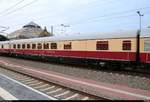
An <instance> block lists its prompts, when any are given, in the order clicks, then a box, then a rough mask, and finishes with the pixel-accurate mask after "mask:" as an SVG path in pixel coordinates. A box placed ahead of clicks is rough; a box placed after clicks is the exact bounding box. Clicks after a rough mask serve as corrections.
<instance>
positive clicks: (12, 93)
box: [0, 74, 56, 100]
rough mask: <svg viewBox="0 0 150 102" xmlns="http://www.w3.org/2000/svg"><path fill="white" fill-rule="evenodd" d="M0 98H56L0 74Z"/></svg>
mask: <svg viewBox="0 0 150 102" xmlns="http://www.w3.org/2000/svg"><path fill="white" fill-rule="evenodd" d="M0 100H56V99H55V98H53V97H50V96H47V95H45V94H43V93H41V92H39V91H37V90H34V89H32V88H31V87H28V86H26V85H24V84H22V83H20V82H18V81H16V80H13V79H12V78H9V77H7V76H5V75H3V74H0Z"/></svg>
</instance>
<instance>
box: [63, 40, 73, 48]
mask: <svg viewBox="0 0 150 102" xmlns="http://www.w3.org/2000/svg"><path fill="white" fill-rule="evenodd" d="M71 47H72V46H71V42H69V43H67V44H64V49H71Z"/></svg>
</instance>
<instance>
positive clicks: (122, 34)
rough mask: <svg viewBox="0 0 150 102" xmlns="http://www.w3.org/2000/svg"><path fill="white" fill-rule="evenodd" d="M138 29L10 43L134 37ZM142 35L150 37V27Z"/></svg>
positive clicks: (13, 41)
mask: <svg viewBox="0 0 150 102" xmlns="http://www.w3.org/2000/svg"><path fill="white" fill-rule="evenodd" d="M136 35H137V30H130V31H118V32H107V33H95V34H87V35H85V34H84V35H74V36H73V35H71V36H53V37H43V38H33V39H22V40H12V41H10V43H21V42H24V43H30V42H31V43H32V42H47V41H52V42H55V41H65V40H68V41H71V40H85V39H87V40H91V39H110V38H132V37H136ZM141 37H150V29H148V28H147V29H143V30H142V32H141Z"/></svg>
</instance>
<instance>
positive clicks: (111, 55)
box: [0, 49, 150, 62]
mask: <svg viewBox="0 0 150 102" xmlns="http://www.w3.org/2000/svg"><path fill="white" fill-rule="evenodd" d="M0 52H1V53H7V52H11V53H16V54H24V55H44V56H54V57H72V58H87V59H88V58H90V59H104V60H118V61H135V60H136V53H135V52H106V51H103V52H101V51H64V50H62V51H61V50H59V51H54V50H53V51H50V50H8V49H7V50H0ZM141 61H142V62H150V53H141Z"/></svg>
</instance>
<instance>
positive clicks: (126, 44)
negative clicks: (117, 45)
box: [122, 40, 132, 51]
mask: <svg viewBox="0 0 150 102" xmlns="http://www.w3.org/2000/svg"><path fill="white" fill-rule="evenodd" d="M131 49H132V41H131V40H123V41H122V50H123V51H131Z"/></svg>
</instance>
